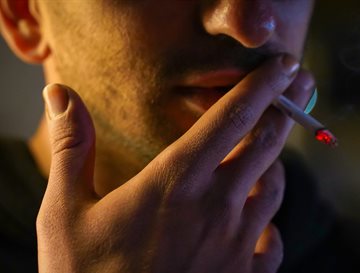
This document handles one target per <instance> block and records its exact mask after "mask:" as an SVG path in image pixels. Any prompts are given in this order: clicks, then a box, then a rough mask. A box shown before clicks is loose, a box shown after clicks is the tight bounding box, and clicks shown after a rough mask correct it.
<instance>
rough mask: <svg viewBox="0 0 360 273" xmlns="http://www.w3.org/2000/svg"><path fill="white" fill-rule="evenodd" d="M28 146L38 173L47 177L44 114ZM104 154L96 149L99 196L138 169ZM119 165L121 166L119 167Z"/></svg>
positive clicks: (48, 155)
mask: <svg viewBox="0 0 360 273" xmlns="http://www.w3.org/2000/svg"><path fill="white" fill-rule="evenodd" d="M100 146H101V145H100ZM28 147H29V149H30V152H31V154H32V155H33V157H34V160H35V162H36V164H37V166H38V168H39V171H40V173H41V174H42V175H43V176H44V177H45V178H48V177H49V173H50V166H51V147H50V142H49V133H48V128H47V124H46V118H45V115H43V117H42V119H41V121H40V124H39V127H38V129H37V131H36V132H35V134H34V135H33V136H32V137H31V138H30V139H29V141H28ZM106 154H107V153H106V151H99V150H98V149H97V157H96V160H95V170H94V186H95V191H96V193H97V194H98V195H99V196H105V195H106V194H108V193H109V192H111V191H112V190H114V189H116V188H117V187H119V186H120V185H122V184H124V183H125V182H126V181H128V180H129V179H131V177H133V176H134V175H136V174H137V173H138V172H139V171H140V169H139V167H135V166H133V165H132V164H129V162H122V161H121V162H118V161H116V160H114V159H113V158H110V157H108V156H106ZM114 162H116V163H114ZM119 166H121V168H119Z"/></svg>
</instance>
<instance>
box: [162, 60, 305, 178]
mask: <svg viewBox="0 0 360 273" xmlns="http://www.w3.org/2000/svg"><path fill="white" fill-rule="evenodd" d="M299 67H300V66H299V64H298V62H297V61H296V59H295V58H294V57H292V56H290V55H287V54H285V55H280V56H277V57H275V58H272V59H270V60H267V61H266V62H265V63H264V64H263V65H262V66H260V67H259V68H258V69H256V70H255V71H253V72H251V73H250V74H248V75H247V76H246V77H245V78H244V79H243V80H242V81H241V82H240V83H239V84H238V85H236V86H235V87H234V88H233V89H232V90H231V91H229V92H228V93H227V94H225V95H224V96H223V97H222V98H221V99H220V100H219V101H218V102H216V103H215V104H214V105H213V106H212V107H211V108H210V109H209V110H208V111H207V112H206V113H205V114H203V115H202V116H201V118H200V119H199V120H198V121H197V122H196V123H195V124H194V125H193V126H192V127H191V128H190V129H189V131H187V132H186V133H185V134H184V135H183V136H182V137H181V138H179V139H178V140H177V141H176V142H175V143H173V144H172V145H170V146H169V147H168V148H167V149H165V150H164V152H163V153H162V154H161V156H165V158H169V157H170V158H171V161H172V162H175V164H181V171H184V172H188V173H190V172H191V171H190V172H189V168H190V169H194V171H193V172H191V177H192V178H194V175H195V176H198V175H199V176H203V175H207V176H208V175H209V173H212V172H213V171H214V170H215V169H216V168H217V166H218V165H219V164H220V162H221V161H222V160H223V159H224V157H225V156H226V155H227V154H228V153H229V152H230V151H231V150H232V149H233V148H234V147H235V146H236V144H237V143H238V142H239V141H240V140H241V139H242V138H243V137H244V136H245V135H246V134H247V133H248V132H249V131H250V130H251V129H252V128H253V127H254V126H255V125H256V123H257V122H258V120H259V119H260V117H261V116H262V114H263V113H264V111H265V110H266V109H267V108H268V107H269V106H270V105H271V103H272V101H273V100H274V99H275V98H276V97H277V96H279V95H280V94H281V93H282V92H284V91H285V90H286V89H287V87H289V85H290V84H291V82H292V81H293V80H294V78H295V75H296V72H297V71H298V69H299Z"/></svg>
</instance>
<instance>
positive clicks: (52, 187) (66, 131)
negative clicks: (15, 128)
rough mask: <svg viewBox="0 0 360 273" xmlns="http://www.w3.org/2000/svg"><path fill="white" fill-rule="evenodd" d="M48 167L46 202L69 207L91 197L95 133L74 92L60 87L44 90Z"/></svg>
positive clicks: (88, 115)
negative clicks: (48, 147) (49, 151)
mask: <svg viewBox="0 0 360 273" xmlns="http://www.w3.org/2000/svg"><path fill="white" fill-rule="evenodd" d="M43 97H44V100H45V102H46V112H47V125H48V130H49V138H50V147H51V168H50V175H49V181H48V186H47V190H46V194H45V197H44V198H45V199H47V201H49V202H56V203H58V202H60V205H61V206H69V205H71V204H73V203H74V202H79V201H85V199H90V198H93V197H94V186H93V172H94V158H95V130H94V126H93V123H92V120H91V117H90V114H89V112H88V111H87V109H86V107H85V105H84V103H83V102H82V101H81V98H80V97H79V96H78V95H77V94H76V92H75V91H73V90H71V89H70V88H68V87H65V86H63V85H60V84H52V85H48V86H47V87H45V89H44V91H43Z"/></svg>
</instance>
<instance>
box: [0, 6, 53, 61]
mask: <svg viewBox="0 0 360 273" xmlns="http://www.w3.org/2000/svg"><path fill="white" fill-rule="evenodd" d="M34 5H36V3H35V1H32V0H16V1H14V0H0V25H1V27H0V30H1V32H2V35H3V37H4V39H5V40H6V42H7V43H8V45H9V47H10V48H11V49H12V51H13V52H14V53H15V54H16V55H17V56H18V57H19V58H20V59H22V60H23V61H25V62H28V63H42V62H43V61H45V59H46V58H47V56H48V55H49V53H50V50H49V47H48V45H47V43H46V42H45V39H44V35H43V33H42V32H41V29H40V21H39V14H38V13H36V14H35V10H36V12H37V9H35V7H34Z"/></svg>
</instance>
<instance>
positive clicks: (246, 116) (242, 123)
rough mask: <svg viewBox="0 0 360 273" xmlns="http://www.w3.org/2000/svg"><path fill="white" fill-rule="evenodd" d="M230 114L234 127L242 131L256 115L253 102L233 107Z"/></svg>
mask: <svg viewBox="0 0 360 273" xmlns="http://www.w3.org/2000/svg"><path fill="white" fill-rule="evenodd" d="M228 115H229V118H230V121H231V123H232V125H233V126H234V128H235V129H236V130H241V131H243V130H244V128H247V127H249V125H250V124H251V123H252V121H253V120H255V116H256V115H255V111H254V108H253V107H252V106H251V104H249V103H245V102H244V103H241V104H236V105H235V106H233V107H231V110H230V111H229V114H228Z"/></svg>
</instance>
